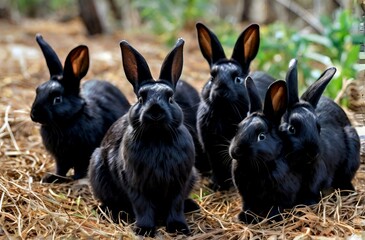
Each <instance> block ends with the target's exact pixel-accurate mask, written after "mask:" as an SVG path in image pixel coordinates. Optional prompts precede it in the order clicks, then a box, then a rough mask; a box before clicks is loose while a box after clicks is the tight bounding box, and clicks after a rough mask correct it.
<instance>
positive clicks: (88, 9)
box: [78, 0, 108, 35]
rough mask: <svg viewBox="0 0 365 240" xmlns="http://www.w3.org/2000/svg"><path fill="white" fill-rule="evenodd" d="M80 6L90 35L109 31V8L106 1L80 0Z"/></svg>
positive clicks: (81, 14)
mask: <svg viewBox="0 0 365 240" xmlns="http://www.w3.org/2000/svg"><path fill="white" fill-rule="evenodd" d="M102 4H104V5H102ZM78 6H79V12H80V17H81V19H82V21H83V23H84V25H85V27H86V30H87V32H88V34H89V35H95V34H102V33H106V32H108V29H107V25H108V22H107V8H106V4H105V2H104V1H96V0H78Z"/></svg>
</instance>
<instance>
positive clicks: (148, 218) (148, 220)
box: [132, 194, 156, 237]
mask: <svg viewBox="0 0 365 240" xmlns="http://www.w3.org/2000/svg"><path fill="white" fill-rule="evenodd" d="M132 204H133V208H134V213H135V215H136V230H135V231H136V233H137V234H138V235H142V236H150V237H153V236H154V235H155V231H156V223H155V211H154V206H153V203H152V202H151V201H150V200H147V199H146V198H145V196H143V195H142V194H139V195H138V196H137V197H135V198H132Z"/></svg>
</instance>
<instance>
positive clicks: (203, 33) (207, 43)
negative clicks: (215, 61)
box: [199, 30, 213, 58]
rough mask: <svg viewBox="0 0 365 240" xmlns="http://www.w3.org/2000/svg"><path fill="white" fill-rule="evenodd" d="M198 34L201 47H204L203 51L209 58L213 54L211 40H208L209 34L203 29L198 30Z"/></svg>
mask: <svg viewBox="0 0 365 240" xmlns="http://www.w3.org/2000/svg"><path fill="white" fill-rule="evenodd" d="M199 36H200V38H199V39H200V43H201V45H202V47H203V48H204V50H205V52H206V54H207V55H209V57H210V58H211V57H212V55H213V52H212V48H211V42H210V36H209V33H208V32H207V31H205V30H202V31H199Z"/></svg>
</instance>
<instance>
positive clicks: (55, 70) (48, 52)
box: [35, 33, 63, 79]
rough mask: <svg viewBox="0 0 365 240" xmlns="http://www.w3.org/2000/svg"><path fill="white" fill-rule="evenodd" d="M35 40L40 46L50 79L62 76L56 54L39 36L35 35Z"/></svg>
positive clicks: (61, 69)
mask: <svg viewBox="0 0 365 240" xmlns="http://www.w3.org/2000/svg"><path fill="white" fill-rule="evenodd" d="M35 39H36V41H37V43H38V45H39V46H40V48H41V50H42V52H43V55H44V58H45V59H46V63H47V66H48V70H49V74H50V75H51V79H52V78H53V79H54V78H58V77H59V76H62V73H63V68H62V64H61V61H60V59H59V58H58V56H57V54H56V52H55V51H54V50H53V49H52V47H51V46H50V45H49V44H48V43H47V42H46V41H45V40H44V39H43V37H42V35H41V34H39V33H38V34H37V35H36V36H35Z"/></svg>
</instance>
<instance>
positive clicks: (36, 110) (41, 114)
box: [30, 106, 50, 124]
mask: <svg viewBox="0 0 365 240" xmlns="http://www.w3.org/2000/svg"><path fill="white" fill-rule="evenodd" d="M30 118H31V119H32V121H33V122H37V123H40V124H46V123H48V122H49V121H50V116H49V114H48V112H47V110H45V109H44V108H42V107H40V106H33V107H32V110H31V112H30Z"/></svg>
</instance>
